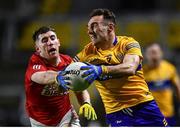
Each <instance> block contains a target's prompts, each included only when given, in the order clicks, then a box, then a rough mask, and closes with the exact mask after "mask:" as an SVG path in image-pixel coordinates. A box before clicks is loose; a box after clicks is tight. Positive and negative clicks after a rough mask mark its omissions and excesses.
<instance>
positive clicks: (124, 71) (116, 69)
mask: <svg viewBox="0 0 180 128" xmlns="http://www.w3.org/2000/svg"><path fill="white" fill-rule="evenodd" d="M136 68H137V66H136V65H135V64H132V63H123V64H119V65H115V66H107V70H108V74H109V75H112V76H124V75H134V74H135V73H136Z"/></svg>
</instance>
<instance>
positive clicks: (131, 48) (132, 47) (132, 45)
mask: <svg viewBox="0 0 180 128" xmlns="http://www.w3.org/2000/svg"><path fill="white" fill-rule="evenodd" d="M124 44H125V45H124V51H125V54H132V55H138V56H140V58H143V56H142V52H141V47H140V44H139V43H138V42H137V41H136V40H134V39H133V38H131V37H130V38H128V39H126V40H125V41H124Z"/></svg>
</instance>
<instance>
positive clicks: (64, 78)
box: [62, 76, 71, 80]
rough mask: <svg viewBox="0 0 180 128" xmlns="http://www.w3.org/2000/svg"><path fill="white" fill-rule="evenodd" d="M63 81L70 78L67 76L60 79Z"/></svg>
mask: <svg viewBox="0 0 180 128" xmlns="http://www.w3.org/2000/svg"><path fill="white" fill-rule="evenodd" d="M62 79H63V80H70V79H71V78H70V77H68V76H65V77H62Z"/></svg>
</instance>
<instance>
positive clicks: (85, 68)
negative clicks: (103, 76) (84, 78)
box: [80, 66, 91, 70]
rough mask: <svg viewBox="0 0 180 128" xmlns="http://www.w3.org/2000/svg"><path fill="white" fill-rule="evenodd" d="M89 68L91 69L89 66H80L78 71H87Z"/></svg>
mask: <svg viewBox="0 0 180 128" xmlns="http://www.w3.org/2000/svg"><path fill="white" fill-rule="evenodd" d="M90 68H91V66H81V68H80V70H88V69H90Z"/></svg>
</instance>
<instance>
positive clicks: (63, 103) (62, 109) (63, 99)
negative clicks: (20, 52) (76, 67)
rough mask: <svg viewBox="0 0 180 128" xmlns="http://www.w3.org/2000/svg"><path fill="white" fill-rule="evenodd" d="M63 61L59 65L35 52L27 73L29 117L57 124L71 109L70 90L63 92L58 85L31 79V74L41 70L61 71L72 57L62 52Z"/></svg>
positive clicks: (52, 124) (49, 123)
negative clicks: (49, 62) (47, 60)
mask: <svg viewBox="0 0 180 128" xmlns="http://www.w3.org/2000/svg"><path fill="white" fill-rule="evenodd" d="M60 58H61V62H60V63H59V65H58V66H57V67H55V66H52V65H50V64H48V63H47V62H46V60H45V59H43V58H42V57H40V56H39V55H37V54H36V53H35V54H33V55H32V56H31V58H30V60H29V64H28V67H27V70H26V74H25V90H26V111H27V113H28V115H29V117H31V118H33V119H35V120H36V121H38V122H40V123H43V124H45V125H48V126H56V125H57V124H58V123H59V122H60V121H61V119H62V118H63V116H64V115H65V114H66V113H67V112H68V111H69V110H70V109H71V104H70V100H69V92H63V91H62V90H61V89H60V88H59V87H58V86H57V85H53V84H52V85H41V84H38V83H35V82H33V81H32V80H31V76H32V74H33V73H35V72H39V71H47V70H53V71H60V70H63V69H64V68H65V67H66V66H68V65H69V64H70V63H71V61H72V59H71V58H70V57H69V56H67V55H62V54H60Z"/></svg>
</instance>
